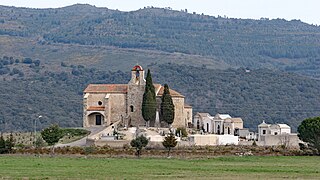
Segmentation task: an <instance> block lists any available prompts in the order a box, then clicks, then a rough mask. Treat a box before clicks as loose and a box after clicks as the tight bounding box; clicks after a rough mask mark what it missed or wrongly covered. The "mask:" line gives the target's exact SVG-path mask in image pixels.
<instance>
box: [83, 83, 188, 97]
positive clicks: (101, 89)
mask: <svg viewBox="0 0 320 180" xmlns="http://www.w3.org/2000/svg"><path fill="white" fill-rule="evenodd" d="M154 87H155V91H156V96H162V95H163V90H164V87H163V86H161V84H154ZM127 91H128V85H127V84H89V85H88V87H87V88H86V89H85V90H84V93H124V94H125V93H127ZM170 95H171V96H172V97H184V96H183V95H181V94H180V93H178V92H177V91H175V90H172V89H170Z"/></svg>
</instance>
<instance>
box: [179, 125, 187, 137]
mask: <svg viewBox="0 0 320 180" xmlns="http://www.w3.org/2000/svg"><path fill="white" fill-rule="evenodd" d="M180 132H181V136H182V137H188V132H187V130H186V128H184V127H179V128H177V131H176V135H177V133H180Z"/></svg>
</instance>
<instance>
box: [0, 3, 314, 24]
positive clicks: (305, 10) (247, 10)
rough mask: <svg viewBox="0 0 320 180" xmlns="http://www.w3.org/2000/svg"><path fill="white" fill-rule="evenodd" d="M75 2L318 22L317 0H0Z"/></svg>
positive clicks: (54, 5) (34, 5)
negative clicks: (167, 8) (168, 8)
mask: <svg viewBox="0 0 320 180" xmlns="http://www.w3.org/2000/svg"><path fill="white" fill-rule="evenodd" d="M77 3H81V4H91V5H95V6H97V7H107V8H109V9H118V10H121V11H132V10H137V9H139V8H143V7H146V6H154V7H171V8H172V9H174V10H181V9H188V12H190V13H192V12H196V13H198V14H201V13H204V14H206V15H212V16H218V15H220V16H227V17H230V18H243V19H246V18H250V19H260V18H270V19H275V18H284V19H287V20H292V19H300V20H301V21H303V22H307V23H309V24H317V25H320V1H319V0H0V5H7V6H17V7H32V8H57V7H64V6H68V5H72V4H77Z"/></svg>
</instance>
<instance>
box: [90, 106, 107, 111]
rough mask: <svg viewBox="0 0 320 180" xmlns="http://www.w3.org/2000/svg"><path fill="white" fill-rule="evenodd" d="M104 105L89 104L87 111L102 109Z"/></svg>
mask: <svg viewBox="0 0 320 180" xmlns="http://www.w3.org/2000/svg"><path fill="white" fill-rule="evenodd" d="M104 108H105V107H104V106H90V107H88V108H87V111H104Z"/></svg>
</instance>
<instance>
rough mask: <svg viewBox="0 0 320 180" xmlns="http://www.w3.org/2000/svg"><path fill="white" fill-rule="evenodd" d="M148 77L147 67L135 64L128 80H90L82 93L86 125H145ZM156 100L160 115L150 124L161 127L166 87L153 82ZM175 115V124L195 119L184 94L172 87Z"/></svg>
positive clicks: (183, 123) (180, 125) (185, 124)
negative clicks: (160, 118)
mask: <svg viewBox="0 0 320 180" xmlns="http://www.w3.org/2000/svg"><path fill="white" fill-rule="evenodd" d="M145 84H146V80H145V78H144V69H143V68H142V67H141V66H140V65H136V66H134V67H133V68H132V70H131V79H130V81H129V82H128V84H89V85H88V87H87V88H86V89H85V90H84V96H83V127H91V126H109V125H110V124H112V123H115V122H117V121H119V120H121V122H122V123H123V124H124V125H125V126H127V127H129V126H145V124H146V123H145V121H144V119H143V117H142V112H141V108H142V98H143V93H144V90H145ZM154 87H155V91H156V100H157V115H156V117H157V118H156V120H155V121H154V122H150V124H149V125H150V126H155V127H160V125H161V123H160V121H159V112H160V103H161V97H162V94H163V90H164V87H163V86H162V85H160V84H154ZM170 94H171V96H172V100H173V104H174V106H175V117H174V122H173V124H172V126H173V127H187V125H188V123H191V122H192V107H191V106H189V105H186V104H185V99H184V98H185V97H184V96H183V95H181V94H180V93H179V92H177V91H175V90H172V89H170Z"/></svg>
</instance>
